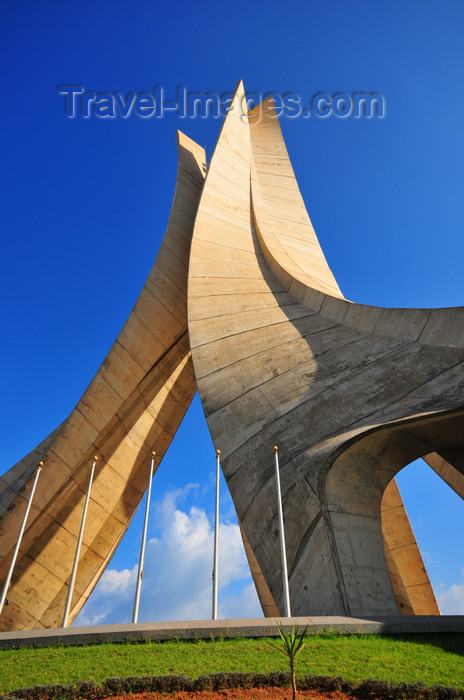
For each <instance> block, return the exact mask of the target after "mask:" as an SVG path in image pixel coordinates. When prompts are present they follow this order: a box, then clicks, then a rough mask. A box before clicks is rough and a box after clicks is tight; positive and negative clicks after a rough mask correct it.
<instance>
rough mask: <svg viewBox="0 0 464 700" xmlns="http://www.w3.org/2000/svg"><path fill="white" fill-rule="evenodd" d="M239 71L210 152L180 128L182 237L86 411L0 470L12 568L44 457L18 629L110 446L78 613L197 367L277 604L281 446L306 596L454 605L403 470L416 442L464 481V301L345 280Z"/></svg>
mask: <svg viewBox="0 0 464 700" xmlns="http://www.w3.org/2000/svg"><path fill="white" fill-rule="evenodd" d="M244 105H245V93H244V88H243V85H242V84H241V83H240V84H239V86H238V88H237V90H236V93H235V96H234V100H233V103H232V105H231V109H230V111H229V113H228V116H227V117H226V119H225V121H224V124H223V127H222V130H221V133H220V136H219V139H218V142H217V145H216V148H215V150H214V154H213V156H212V159H211V162H210V164H209V167H208V170H207V172H206V164H205V154H204V151H203V149H202V148H200V147H199V146H197V145H196V144H195V143H193V142H192V141H191V140H190V139H188V138H187V137H186V136H184V135H182V134H179V137H178V147H179V169H178V176H177V183H176V191H175V196H174V202H173V206H172V211H171V216H170V219H169V223H168V227H167V231H166V234H165V238H164V240H163V243H162V246H161V248H160V251H159V253H158V257H157V259H156V261H155V264H154V267H153V269H152V271H151V273H150V275H149V277H148V279H147V282H146V284H145V286H144V288H143V290H142V293H141V295H140V297H139V299H138V300H137V303H136V305H135V306H134V309H133V311H132V312H131V314H130V316H129V318H128V320H127V322H126V324H125V326H124V327H123V329H122V331H121V333H120V334H119V336H118V338H117V340H116V341H115V343H114V345H113V347H112V348H111V350H110V352H109V354H108V356H107V358H106V359H105V360H104V362H103V364H102V367H101V368H100V370H99V371H98V373H97V375H96V377H95V378H94V379H93V381H92V383H91V384H90V386H89V387H88V389H87V390H86V392H85V393H84V395H83V397H82V399H81V400H80V402H79V403H78V405H77V406H76V408H75V409H74V411H73V412H72V414H71V416H70V417H69V418H68V419H67V420H66V421H65V422H64V423H63V424H62V425H61V426H60V427H59V428H57V430H56V431H55V432H54V433H53V434H52V435H50V436H49V437H48V438H47V439H46V440H45V441H44V442H43V443H41V445H39V446H38V447H37V448H36V450H34V452H32V453H31V454H30V455H28V456H27V457H25V458H24V459H23V460H22V461H21V462H19V463H18V464H17V465H16V466H15V467H13V468H12V469H11V470H10V471H9V472H7V473H6V474H4V476H3V477H1V479H0V515H1V520H0V558H1V560H0V581H2V580H3V579H4V577H5V572H6V570H7V568H8V565H9V560H10V559H11V553H12V550H13V548H14V546H15V541H16V537H17V532H18V528H19V524H18V523H19V522H20V519H21V517H22V514H23V512H24V509H25V507H26V502H27V498H28V493H29V491H30V489H31V484H32V479H33V475H34V470H35V468H36V465H37V464H38V462H39V461H40V460H43V461H44V468H43V475H42V476H41V477H40V480H39V482H38V486H37V493H36V495H35V496H34V502H33V506H32V510H31V514H30V516H29V520H28V524H27V528H26V532H25V537H24V540H23V542H22V545H21V549H20V553H19V556H18V561H17V565H16V568H15V571H14V575H13V579H12V584H11V588H10V590H9V592H8V597H9V600H10V605H9V606H8V608H5V609H4V611H3V614H2V617H1V618H0V629H8V630H11V629H23V628H34V627H53V626H58V625H59V624H60V622H61V618H62V615H63V608H64V604H65V598H66V593H67V588H68V583H69V577H70V574H71V567H72V560H73V555H74V549H75V543H76V539H77V535H78V530H79V524H80V514H81V512H82V508H83V502H84V499H85V490H86V483H87V479H88V472H89V470H90V464H91V461H92V456H93V455H98V457H99V459H98V462H97V464H96V478H95V482H94V487H93V489H92V494H91V498H90V501H89V516H88V520H87V523H88V524H87V526H86V531H85V534H84V541H83V548H82V553H81V558H80V562H79V568H78V572H77V580H76V587H75V591H74V597H73V600H72V606H71V613H70V619H73V618H74V617H75V616H76V615H77V613H78V611H79V610H80V608H81V607H82V605H83V604H84V603H85V601H86V600H87V598H88V596H89V595H90V592H91V591H92V589H93V588H94V586H95V584H96V583H97V581H98V579H99V577H100V576H101V574H102V573H103V571H104V569H105V567H106V566H107V564H108V562H109V560H110V558H111V556H112V554H113V552H114V550H115V548H116V547H117V545H118V543H119V542H120V540H121V538H122V536H123V534H124V532H125V531H126V529H127V527H128V524H129V522H130V520H131V518H132V515H133V513H134V511H135V509H136V508H137V505H138V504H139V502H140V500H141V498H142V496H143V493H144V491H145V489H146V487H147V464H148V459H149V455H150V454H151V451H152V450H156V454H157V459H159V460H161V459H162V457H163V455H164V453H165V451H166V449H167V447H168V445H169V444H170V442H171V440H172V438H173V436H174V434H175V432H176V430H177V428H178V426H179V424H180V422H181V420H182V418H183V416H184V414H185V412H186V410H187V408H188V406H189V403H190V401H191V399H192V397H193V394H194V392H195V390H196V388H197V387H198V390H199V392H200V397H201V400H202V403H203V408H204V411H205V415H206V419H207V422H208V426H209V429H210V431H211V435H212V437H213V441H214V444H215V447H217V448H219V449H220V450H221V458H222V469H223V472H224V475H225V477H226V479H227V482H228V486H229V489H230V492H231V495H232V498H233V500H234V504H235V507H236V510H237V515H238V518H239V522H240V526H241V530H242V536H243V540H244V544H245V549H246V552H247V556H248V560H249V563H250V568H251V571H252V575H253V578H254V581H255V584H256V587H257V590H258V594H259V597H260V600H261V604H262V607H263V611H264V614H265V615H268V616H278V615H282V614H283V610H284V608H283V591H282V576H281V564H280V551H279V528H278V520H277V505H276V497H275V477H274V467H273V446H274V445H276V446H278V448H279V455H280V460H281V462H280V464H281V484H282V496H283V509H284V518H285V535H286V543H287V560H288V573H289V586H290V598H291V604H292V613H293V614H294V615H325V614H327V615H331V614H342V615H367V616H369V615H384V614H390V613H398V612H402V613H403V614H439V610H438V607H437V604H436V602H435V598H434V595H433V591H432V588H431V586H430V582H429V579H428V576H427V573H426V570H425V567H424V564H423V561H422V558H421V555H420V552H419V550H418V547H417V544H416V542H415V538H414V535H413V532H412V530H411V527H410V525H409V521H408V518H407V515H406V512H405V509H404V506H403V503H402V501H401V497H400V494H399V492H398V489H397V487H396V484H395V480H394V477H395V474H396V473H397V472H398V471H399V470H400V469H402V468H403V467H404V466H405V465H406V464H408V463H409V462H411V461H412V460H414V459H416V458H418V457H424V459H425V460H426V461H427V463H428V464H429V465H430V466H431V467H432V468H433V469H435V471H436V472H437V473H438V474H439V475H440V476H441V477H442V478H443V479H444V480H445V481H447V483H449V485H450V486H451V487H452V488H454V489H455V491H456V492H457V493H458V494H459V495H461V497H462V496H464V457H463V454H464V451H463V449H462V443H463V442H464V376H463V363H464V309H463V308H450V309H385V308H379V307H371V306H365V305H361V304H356V303H352V302H350V301H348V300H346V299H345V298H344V296H343V294H342V292H341V291H340V289H339V287H338V284H337V282H336V280H335V278H334V276H333V274H332V272H331V271H330V268H329V266H328V264H327V262H326V260H325V257H324V254H323V252H322V249H321V247H320V245H319V242H318V239H317V237H316V234H315V232H314V229H313V227H312V225H311V221H310V219H309V216H308V214H307V211H306V209H305V206H304V203H303V200H302V198H301V195H300V192H299V189H298V185H297V182H296V180H295V177H294V174H293V170H292V167H291V164H290V161H289V158H288V154H287V151H286V147H285V144H284V141H283V138H282V134H281V131H280V125H279V121H278V119H277V118H276V114H275V110H274V107H273V101H272V99H269V100H267V101H265V102H264V103H263V104H261V105H259V106H257V107H256V108H255V109H253V110H252V111H251V112H250V113H249V114H247V113H246V112H245V111H244V109H243V106H244Z"/></svg>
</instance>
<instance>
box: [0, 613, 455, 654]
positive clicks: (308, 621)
mask: <svg viewBox="0 0 464 700" xmlns="http://www.w3.org/2000/svg"><path fill="white" fill-rule="evenodd" d="M278 620H279V621H281V622H282V623H283V626H284V629H285V630H286V631H290V629H291V627H292V625H294V624H297V625H299V626H300V627H301V628H304V627H308V633H309V634H318V633H321V632H338V633H341V634H436V633H440V634H444V633H461V634H462V633H464V615H415V616H411V617H409V616H408V617H406V616H402V615H390V616H387V617H375V618H371V617H362V618H356V617H291V618H270V617H268V618H252V619H249V620H246V619H242V620H193V621H189V622H147V623H143V622H140V623H137V624H129V623H126V624H119V625H95V626H92V627H90V626H89V627H68V628H67V629H63V628H58V629H45V630H24V631H19V632H18V631H15V632H1V633H0V649H13V648H19V647H44V646H50V645H63V646H64V645H66V646H68V645H69V646H71V645H73V644H74V645H78V644H101V643H104V642H106V643H108V642H144V641H146V640H153V641H158V642H161V641H168V640H170V639H171V640H172V639H185V640H192V639H214V638H216V637H221V638H233V637H276V636H278V630H277V624H276V623H277V621H278Z"/></svg>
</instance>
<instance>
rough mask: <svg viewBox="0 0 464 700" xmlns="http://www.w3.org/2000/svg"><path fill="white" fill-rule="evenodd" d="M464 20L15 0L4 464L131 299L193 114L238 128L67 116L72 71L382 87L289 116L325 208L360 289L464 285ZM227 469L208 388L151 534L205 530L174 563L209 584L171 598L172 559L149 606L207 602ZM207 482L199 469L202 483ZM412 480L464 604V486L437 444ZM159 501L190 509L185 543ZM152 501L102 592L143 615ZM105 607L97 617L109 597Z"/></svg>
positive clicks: (7, 102) (9, 83)
mask: <svg viewBox="0 0 464 700" xmlns="http://www.w3.org/2000/svg"><path fill="white" fill-rule="evenodd" d="M463 26H464V5H463V3H462V2H461V0H448V2H446V3H436V2H434V1H432V0H404V1H403V2H401V3H392V2H391V1H390V0H376V2H372V0H350V1H349V2H347V1H346V0H339V1H334V2H330V3H329V2H327V1H326V0H324V1H322V0H321V1H314V0H306V1H300V2H287V3H282V2H274V1H273V0H266V2H263V1H262V0H257V1H255V2H249V1H247V2H243V1H242V0H236V1H235V2H234V3H219V2H214V3H213V2H210V1H203V2H195V3H194V2H186V1H184V2H180V3H175V4H173V3H160V2H153V1H152V2H150V1H148V0H131V2H126V1H125V0H118V2H109V0H107V1H106V2H104V1H101V0H100V1H98V0H92V2H90V1H89V0H82V1H81V2H79V3H71V2H69V0H68V1H63V0H61V1H58V0H55V1H51V0H42V2H40V3H37V2H33V0H29V1H25V0H15V1H13V0H4V1H3V2H2V3H1V6H0V65H1V72H2V81H1V84H2V109H1V110H0V127H1V132H0V133H1V136H2V149H1V153H2V169H1V173H0V177H1V179H2V182H1V187H0V198H1V217H0V221H1V236H0V245H1V253H0V285H1V299H2V315H1V330H2V343H1V344H0V366H1V368H2V370H1V372H0V390H1V402H0V412H1V416H0V418H1V426H2V430H1V433H0V434H1V450H0V460H1V462H0V469H1V471H4V470H6V469H7V468H9V467H10V466H12V465H13V464H14V463H15V462H16V461H18V460H19V459H20V458H21V457H22V456H24V454H26V453H27V452H28V451H29V450H31V449H32V448H33V447H34V446H35V445H36V444H37V443H38V442H40V441H41V440H42V439H43V438H44V436H46V435H47V434H48V433H49V432H50V431H51V430H52V429H54V428H55V427H56V426H57V425H58V424H59V423H60V422H61V421H62V420H63V419H64V418H65V417H66V416H67V415H68V414H69V413H70V411H71V410H72V408H73V407H74V405H75V404H76V402H77V401H78V399H79V397H80V396H81V394H82V392H83V391H84V389H85V388H86V386H87V385H88V383H89V382H90V380H91V379H92V377H93V375H94V374H95V372H96V371H97V369H98V367H99V365H100V363H101V361H102V360H103V358H104V357H105V355H106V353H107V351H108V349H109V347H110V346H111V344H112V342H113V340H114V338H115V337H116V335H117V334H118V332H119V330H120V328H121V326H122V325H123V323H124V321H125V319H126V317H127V315H128V314H129V312H130V310H131V308H132V306H133V304H134V302H135V300H136V298H137V295H138V293H139V291H140V289H141V287H142V285H143V283H144V280H145V278H146V276H147V274H148V272H149V270H150V267H151V265H152V263H153V260H154V258H155V255H156V251H157V249H158V247H159V244H160V242H161V239H162V236H163V233H164V229H165V226H166V222H167V218H168V215H169V209H170V205H171V201H172V195H173V191H174V183H175V174H176V165H177V164H176V141H175V134H176V130H177V129H178V128H180V129H181V130H183V131H184V132H185V133H187V134H188V135H189V136H190V137H192V138H193V139H195V140H196V141H198V142H199V143H201V144H202V145H205V146H206V150H207V154H208V157H210V156H211V153H212V149H213V147H214V144H215V141H216V138H217V136H218V132H219V129H220V120H217V119H211V118H210V119H198V118H197V119H180V118H179V117H178V116H177V115H176V114H174V113H170V114H167V115H166V116H165V117H164V118H163V119H153V118H151V119H142V118H140V117H137V116H136V115H132V116H131V117H129V118H128V119H122V118H116V119H98V118H97V117H95V116H92V117H90V118H89V119H82V118H76V119H68V118H66V116H65V99H64V97H63V96H62V95H60V94H59V93H58V92H57V86H59V85H63V84H77V85H82V86H83V88H85V90H86V91H91V92H98V93H101V92H112V93H113V92H114V93H121V94H124V95H125V94H127V93H129V92H137V93H138V92H153V88H154V86H155V85H162V86H163V87H164V89H165V92H166V95H167V97H168V98H171V99H172V98H174V96H175V93H176V87H177V86H178V85H184V86H186V87H187V89H188V90H190V91H196V92H218V93H223V92H226V91H230V90H232V89H233V88H234V86H235V84H236V82H237V80H238V79H239V78H243V79H244V81H245V87H246V89H247V90H248V91H250V92H258V91H259V92H262V93H268V92H276V93H279V94H282V93H286V92H294V93H297V94H298V95H300V96H301V98H302V100H303V102H304V103H305V104H308V105H309V104H310V102H311V98H312V96H313V95H315V94H316V93H320V92H325V93H329V94H334V93H337V92H344V93H348V94H351V93H353V92H379V93H381V94H382V95H383V96H384V98H385V102H386V116H385V118H384V119H371V120H367V119H352V118H347V119H337V118H334V117H330V118H327V119H317V118H316V117H311V118H309V119H288V118H287V119H284V120H282V128H283V132H284V137H285V139H286V142H287V147H288V150H289V153H290V157H291V159H292V163H293V166H294V169H295V172H296V175H297V178H298V181H299V184H300V189H301V191H302V194H303V196H304V199H305V201H306V204H307V208H308V211H309V213H310V215H311V218H312V220H313V223H314V226H315V228H316V231H317V233H318V236H319V239H320V241H321V244H322V246H323V249H324V251H325V253H326V256H327V258H328V261H329V264H330V266H331V267H332V269H333V271H334V273H335V276H336V278H337V280H338V282H339V284H340V287H341V289H342V291H343V292H344V294H345V296H346V297H347V298H349V299H352V300H354V301H358V302H364V303H370V304H377V305H380V306H418V307H419V306H422V307H429V306H459V305H462V304H463V296H464V283H463V276H462V269H463V257H464V244H463V236H462V232H463V221H464V198H463V196H462V187H463V182H464V137H463V134H464V130H463V114H464V92H463V90H462V87H461V83H462V71H463V68H464V42H463V41H462V28H463ZM147 468H148V467H147ZM213 469H214V453H213V448H212V445H211V441H210V438H209V435H208V431H207V428H206V423H205V421H204V418H203V416H202V413H201V408H200V405H199V401H198V400H195V403H194V407H193V410H192V412H191V413H190V414H189V416H188V419H186V424H185V425H184V426H183V428H182V432H181V434H179V435H178V436H177V438H176V440H175V442H174V443H173V445H172V447H171V449H170V452H169V454H168V456H167V458H166V460H165V461H164V462H163V464H162V466H161V468H160V470H159V472H158V474H157V475H156V477H155V481H154V496H155V501H158V504H157V505H156V506H154V508H153V517H152V525H151V531H150V533H151V537H152V538H153V541H152V542H151V545H150V546H151V547H152V549H154V550H157V556H158V557H160V556H161V553H162V552H164V553H165V555H166V556H167V554H166V553H167V552H169V551H170V549H172V548H173V547H174V548H176V547H179V551H180V549H181V547H182V545H183V544H185V542H186V541H189V542H190V546H191V548H193V549H195V547H197V549H198V551H199V549H201V552H202V554H201V556H200V555H199V558H197V559H196V560H195V561H194V562H193V563H192V569H191V570H189V573H188V575H187V574H186V573H185V571H184V572H182V571H180V570H179V567H181V564H182V562H179V561H177V565H176V564H175V562H174V563H173V566H174V570H176V571H177V572H178V575H179V578H180V579H182V580H183V581H187V580H191V577H192V576H193V575H194V572H196V571H202V572H203V573H204V572H205V570H206V575H205V578H204V581H206V583H205V584H202V586H203V588H201V590H199V591H198V598H196V599H195V600H193V602H192V607H191V608H189V609H184V608H181V607H179V604H177V603H176V602H175V601H171V603H169V604H168V603H163V600H164V599H163V595H167V594H166V591H165V588H163V584H162V581H161V579H160V578H159V575H158V574H157V573H156V572H155V571H153V572H152V573H151V575H152V581H153V582H155V581H156V582H157V583H156V586H155V585H153V589H155V588H156V590H158V588H159V591H160V592H159V594H157V602H156V604H155V603H154V602H153V601H151V602H150V603H149V601H148V599H146V602H145V608H144V599H143V598H142V609H141V619H144V614H145V615H146V616H147V617H146V619H155V616H160V615H161V614H162V613H161V612H160V611H162V610H164V611H169V613H171V614H172V615H174V614H176V613H177V614H178V616H181V615H182V616H188V615H191V616H193V617H198V616H199V615H198V614H193V612H192V611H194V612H195V613H197V612H198V611H199V610H200V609H201V610H203V608H202V607H201V606H202V605H203V602H201V604H200V602H199V601H204V596H205V592H204V588H205V586H206V587H208V586H209V580H210V569H208V567H209V563H208V562H209V559H208V556H209V554H208V552H209V549H208V548H209V547H210V541H211V531H210V529H209V527H210V526H209V525H208V521H207V517H209V518H210V519H211V516H212V510H213V489H212V481H211V473H212V471H213ZM189 483H196V484H198V485H199V486H198V487H193V486H190V487H188V488H186V485H187V484H189ZM400 487H401V488H402V492H403V494H404V497H405V500H406V503H407V506H408V511H409V514H410V517H411V520H412V522H413V526H414V529H415V532H416V535H417V538H418V540H419V542H420V544H421V547H422V549H423V552H424V556H425V559H426V563H427V567H428V570H429V573H430V576H431V579H432V582H433V585H434V587H435V589H436V591H440V592H441V595H442V600H443V601H445V604H444V609H445V607H446V606H448V607H446V609H447V611H448V612H452V611H456V612H459V611H460V612H462V613H464V572H463V568H464V559H463V554H462V546H460V539H461V538H458V537H450V534H449V533H450V531H451V528H456V527H457V528H458V529H457V532H462V528H463V526H464V513H463V510H464V509H463V507H462V501H460V499H458V498H457V497H456V496H454V495H453V494H452V493H451V492H450V491H449V489H447V487H444V488H443V487H442V486H441V485H440V483H439V480H438V478H436V477H435V476H434V475H433V473H431V472H430V470H428V469H425V468H422V467H420V465H419V466H416V467H409V468H408V469H406V470H404V472H403V473H402V474H401V475H400ZM176 489H177V491H176V492H175V493H174V491H175V490H176ZM433 499H438V502H437V503H438V505H436V506H434V507H432V502H434V501H433ZM176 504H177V505H176ZM192 507H195V508H196V510H194V511H192V510H191V508H192ZM223 508H224V512H223V516H222V519H223V521H224V527H225V528H226V527H229V530H225V531H224V532H225V533H228V534H227V537H228V538H229V540H228V541H229V542H232V543H233V542H235V541H236V534H237V533H236V529H234V527H235V526H233V522H232V520H231V508H230V503H229V502H227V499H226V498H225V497H224V503H223ZM160 509H164V511H163V512H164V513H165V514H166V513H169V517H170V518H171V519H172V522H173V523H174V525H175V526H176V527H177V528H178V529H177V530H176V527H174V526H173V530H172V531H173V532H177V535H178V539H177V540H176V541H175V542H174V543H173V542H171V545H172V546H171V548H170V547H168V544H169V537H170V536H172V532H171V533H167V532H163V531H162V528H160V524H159V522H160V521H159V517H158V516H159V512H160ZM157 514H158V515H157ZM183 516H185V517H183ZM205 518H206V520H205ZM140 520H141V518H140V515H139V516H138V517H137V518H136V519H135V520H134V525H133V528H132V529H131V531H130V532H129V534H128V537H127V539H126V541H125V542H124V543H123V545H122V546H121V548H120V551H119V552H118V553H117V555H116V556H115V559H114V560H113V562H112V564H111V570H112V571H113V574H111V576H113V579H111V580H112V581H113V584H112V583H111V580H110V578H111V577H110V576H109V577H107V580H106V586H107V589H106V593H105V591H103V592H102V593H101V594H100V595H101V596H103V597H104V598H105V600H106V601H107V602H108V600H112V598H111V595H113V596H114V605H113V607H112V609H111V610H108V611H107V612H106V613H105V617H104V618H102V619H105V620H112V621H113V620H114V616H116V617H117V616H119V617H117V619H121V617H124V616H126V617H128V616H129V615H130V611H129V612H128V610H129V608H130V603H129V598H130V596H131V595H132V593H130V594H129V593H128V591H129V589H130V587H131V585H132V583H131V581H132V580H129V577H130V576H132V575H133V574H132V573H130V572H131V571H132V568H133V566H134V564H135V561H136V558H137V557H136V553H135V552H136V547H137V542H138V539H139V536H140ZM170 522H171V521H170ZM455 532H456V530H455ZM188 537H191V539H190V540H188ZM202 538H203V539H202ZM202 548H203V549H202ZM195 551H197V550H195ZM234 551H235V550H234ZM230 556H231V557H232V554H230ZM234 556H236V561H237V562H238V563H237V567H238V568H237V570H236V571H235V572H229V579H227V580H228V581H229V584H228V586H226V584H225V583H224V587H223V588H222V591H221V595H222V600H223V609H222V613H223V614H226V613H227V614H232V613H235V612H236V613H237V614H242V612H249V611H252V610H253V609H254V608H253V605H255V602H254V601H253V600H252V595H251V593H250V592H249V590H246V591H245V593H244V592H243V587H244V586H245V587H246V586H248V585H249V583H250V582H249V579H247V578H246V577H245V576H246V574H245V573H244V569H243V560H242V559H240V556H239V554H238V553H235V555H234ZM202 557H203V558H202ZM232 558H233V557H232ZM231 561H232V559H231ZM234 561H235V560H234ZM176 566H177V569H176V568H175V567H176ZM166 567H167V565H166ZM124 570H127V571H128V573H127V574H123V573H121V572H124ZM124 576H125V577H126V578H124ZM156 576H158V578H156ZM189 577H190V578H189ZM186 585H187V584H186ZM157 586H158V588H157ZM453 586H454V587H455V588H453ZM163 591H164V593H163ZM110 593H111V595H110ZM178 594H179V595H181V594H185V590H183V589H182V590H181V589H179V591H178ZM118 596H119V597H118ZM124 596H126V599H127V600H126V602H124V600H123V599H124ZM202 596H203V597H202ZM234 596H235V598H234ZM443 596H444V597H443ZM166 600H167V599H166ZM195 601H196V602H195ZM234 601H235V603H234ZM97 602H98V600H97ZM96 605H97V603H95V604H94V607H95V606H96ZM169 605H171V607H169ZM176 605H177V607H176ZM205 605H206V603H205ZM89 606H90V604H89ZM150 606H151V607H150ZM157 606H158V607H157ZM234 606H235V607H234ZM247 606H248V607H247ZM450 606H451V608H450ZM459 606H461V607H460V608H459ZM90 609H91V608H90V607H89V610H90ZM144 610H145V613H144ZM102 614H103V613H102ZM166 614H168V613H166ZM150 616H151V617H150ZM87 619H88V620H90V621H96V619H97V614H96V613H95V612H92V611H91V612H89V613H88V617H87Z"/></svg>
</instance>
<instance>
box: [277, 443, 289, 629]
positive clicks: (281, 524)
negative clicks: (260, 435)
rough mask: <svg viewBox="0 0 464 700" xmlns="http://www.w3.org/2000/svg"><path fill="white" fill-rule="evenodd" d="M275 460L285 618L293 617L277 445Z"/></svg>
mask: <svg viewBox="0 0 464 700" xmlns="http://www.w3.org/2000/svg"><path fill="white" fill-rule="evenodd" d="M274 460H275V470H276V481H277V508H278V511H279V530H280V554H281V557H282V579H283V584H284V605H285V617H291V612H290V593H289V590H288V573H287V553H286V551H285V532H284V514H283V510H282V494H281V492H280V474H279V448H278V447H277V446H276V445H275V446H274Z"/></svg>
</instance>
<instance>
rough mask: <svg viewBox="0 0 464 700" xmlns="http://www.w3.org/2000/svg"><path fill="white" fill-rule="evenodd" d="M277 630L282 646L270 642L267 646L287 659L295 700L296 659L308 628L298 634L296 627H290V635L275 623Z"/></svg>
mask: <svg viewBox="0 0 464 700" xmlns="http://www.w3.org/2000/svg"><path fill="white" fill-rule="evenodd" d="M277 628H278V630H279V634H280V638H281V640H282V646H281V647H280V646H277V645H276V644H273V643H272V642H268V644H270V645H271V647H274V649H277V651H280V653H281V654H285V656H286V657H287V659H288V663H289V666H290V680H291V682H292V691H293V694H292V698H293V700H295V698H296V678H295V667H296V658H297V656H298V654H299V653H300V652H301V651H302V650H303V647H304V645H305V644H304V638H305V637H306V632H307V631H308V628H307V627H305V628H304V630H303V632H300V629H299V627H298V625H293V626H292V631H291V632H290V634H287V633H286V632H285V631H284V628H283V625H282V623H281V622H278V623H277Z"/></svg>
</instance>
